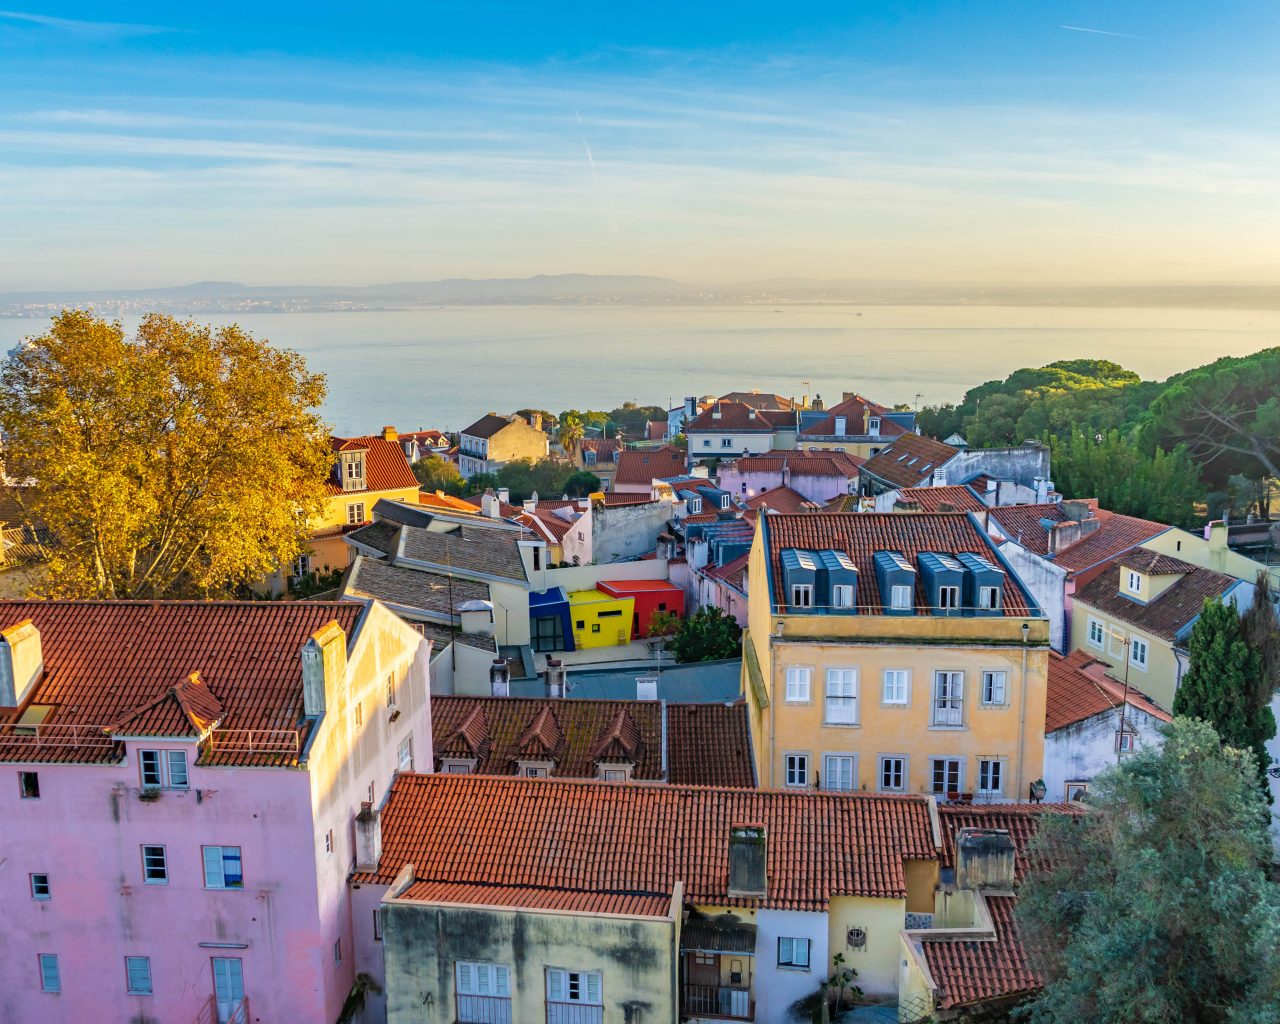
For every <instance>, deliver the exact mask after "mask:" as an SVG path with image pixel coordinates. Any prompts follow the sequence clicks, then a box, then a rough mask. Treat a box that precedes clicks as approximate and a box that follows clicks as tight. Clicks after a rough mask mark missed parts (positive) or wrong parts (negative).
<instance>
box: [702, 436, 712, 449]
mask: <svg viewBox="0 0 1280 1024" xmlns="http://www.w3.org/2000/svg"><path fill="white" fill-rule="evenodd" d="M702 447H703V448H710V447H711V438H709V437H704V438H703V439H702Z"/></svg>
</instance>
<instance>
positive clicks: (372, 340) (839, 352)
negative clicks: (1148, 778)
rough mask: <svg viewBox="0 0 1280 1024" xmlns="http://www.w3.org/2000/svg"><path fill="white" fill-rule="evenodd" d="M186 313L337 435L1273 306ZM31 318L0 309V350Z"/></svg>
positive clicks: (953, 359)
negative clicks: (242, 344)
mask: <svg viewBox="0 0 1280 1024" xmlns="http://www.w3.org/2000/svg"><path fill="white" fill-rule="evenodd" d="M196 318H197V319H200V320H204V321H209V322H215V323H223V322H227V323H229V322H237V323H239V324H240V325H241V326H243V327H245V328H246V329H248V330H250V331H252V332H253V333H254V334H255V335H256V336H258V337H261V338H267V339H269V340H270V341H271V342H272V343H273V344H275V345H277V346H282V347H287V348H291V349H295V350H296V351H298V352H300V353H301V354H302V355H303V356H305V357H306V359H307V363H308V365H309V366H310V367H312V368H313V369H314V370H317V371H320V372H322V373H324V374H325V375H326V376H327V378H328V386H329V390H328V398H327V400H326V401H325V404H324V410H323V411H324V414H325V417H326V419H327V420H328V421H329V423H330V424H331V426H332V429H333V430H334V431H335V432H336V433H338V434H342V435H355V434H363V433H369V432H373V431H376V430H377V429H379V428H380V427H382V426H384V425H393V426H395V427H396V428H398V429H400V430H402V431H405V430H418V429H422V428H426V427H433V428H437V429H443V430H458V429H460V428H462V427H464V426H466V425H467V424H468V423H470V422H472V421H473V420H475V419H477V418H478V417H480V416H482V415H483V414H484V413H486V412H511V411H514V410H516V409H520V408H536V409H547V410H550V411H552V412H560V411H562V410H565V409H571V408H573V409H588V408H590V409H603V410H609V409H613V408H616V407H618V406H619V405H621V404H622V403H623V402H626V401H634V402H637V403H639V404H641V405H659V406H664V407H671V406H674V405H676V404H678V403H679V402H680V400H681V398H682V397H683V396H684V395H706V394H723V393H725V392H727V391H739V390H750V389H751V388H759V389H760V390H762V391H766V392H775V393H777V394H780V395H784V396H789V397H795V398H797V399H799V398H801V397H802V396H805V395H808V396H810V397H813V396H815V395H821V396H822V398H823V400H824V401H825V402H826V403H827V404H832V403H833V402H836V401H839V399H840V396H841V394H842V392H845V391H857V392H860V393H862V394H864V395H866V396H867V397H869V398H872V399H874V400H875V401H878V402H881V403H884V404H886V405H894V404H897V403H907V404H909V405H912V406H913V407H915V406H919V405H921V404H926V405H927V404H937V403H941V402H956V401H959V400H960V399H961V397H962V396H963V395H964V393H965V391H966V390H968V389H969V388H971V387H974V386H975V385H977V384H981V383H983V382H984V381H988V380H996V379H1000V378H1003V377H1005V376H1007V375H1008V374H1009V373H1011V372H1012V371H1014V370H1016V369H1019V368H1020V367H1024V366H1042V365H1044V364H1045V363H1048V362H1052V361H1054V360H1059V359H1078V358H1097V359H1110V360H1113V361H1115V362H1117V363H1120V364H1121V365H1123V366H1125V367H1128V368H1129V369H1131V370H1134V371H1136V372H1137V373H1138V374H1140V375H1141V376H1142V377H1143V378H1145V379H1158V380H1159V379H1164V378H1166V377H1169V376H1171V375H1172V374H1175V373H1179V372H1181V371H1183V370H1187V369H1190V368H1191V367H1194V366H1198V365H1201V364H1203V363H1207V362H1210V361H1212V360H1214V359H1217V358H1219V357H1221V356H1227V355H1236V356H1238V355H1245V354H1248V353H1251V352H1256V351H1258V350H1259V349H1262V348H1267V347H1269V346H1275V345H1280V311H1277V310H1238V309H1229V310H1221V309H1174V308H1158V309H1125V308H1082V307H1013V306H845V305H782V306H776V307H775V306H764V305H752V306H690V307H677V306H615V305H581V306H459V307H442V308H438V309H413V310H387V311H352V312H320V313H246V314H242V315H230V314H228V315H225V316H224V315H215V314H201V315H197V317H196ZM124 321H125V325H126V328H128V329H132V328H134V327H136V325H137V318H136V317H133V318H130V317H125V318H124ZM43 327H44V321H41V320H33V319H19V318H12V319H10V318H3V319H0V346H2V348H0V351H7V350H8V349H10V348H11V347H13V345H15V344H16V343H17V342H18V341H19V340H21V339H22V338H23V337H26V336H30V335H33V334H38V333H40V331H41V330H42V329H43Z"/></svg>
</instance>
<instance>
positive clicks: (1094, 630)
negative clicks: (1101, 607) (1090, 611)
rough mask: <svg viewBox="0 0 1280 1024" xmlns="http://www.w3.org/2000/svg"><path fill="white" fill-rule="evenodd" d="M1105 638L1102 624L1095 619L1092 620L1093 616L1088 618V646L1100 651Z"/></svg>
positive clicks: (1104, 628) (1105, 633)
mask: <svg viewBox="0 0 1280 1024" xmlns="http://www.w3.org/2000/svg"><path fill="white" fill-rule="evenodd" d="M1106 636H1107V630H1106V627H1105V626H1103V624H1102V623H1101V622H1099V621H1098V620H1097V619H1095V618H1093V616H1090V617H1089V644H1090V645H1091V646H1093V647H1097V648H1098V649H1099V650H1101V649H1102V647H1103V644H1104V642H1105V641H1106Z"/></svg>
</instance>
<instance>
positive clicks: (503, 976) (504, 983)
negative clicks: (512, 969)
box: [493, 967, 511, 999]
mask: <svg viewBox="0 0 1280 1024" xmlns="http://www.w3.org/2000/svg"><path fill="white" fill-rule="evenodd" d="M494 974H495V979H494V986H493V988H494V992H495V993H497V994H498V995H500V996H502V997H503V998H504V999H505V998H509V997H510V995H511V978H510V975H509V974H508V973H507V969H506V968H505V967H495V968H494Z"/></svg>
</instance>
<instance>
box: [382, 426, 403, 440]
mask: <svg viewBox="0 0 1280 1024" xmlns="http://www.w3.org/2000/svg"><path fill="white" fill-rule="evenodd" d="M382 439H383V440H384V441H397V440H399V439H400V435H399V434H398V433H396V428H395V427H383V428H382Z"/></svg>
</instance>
